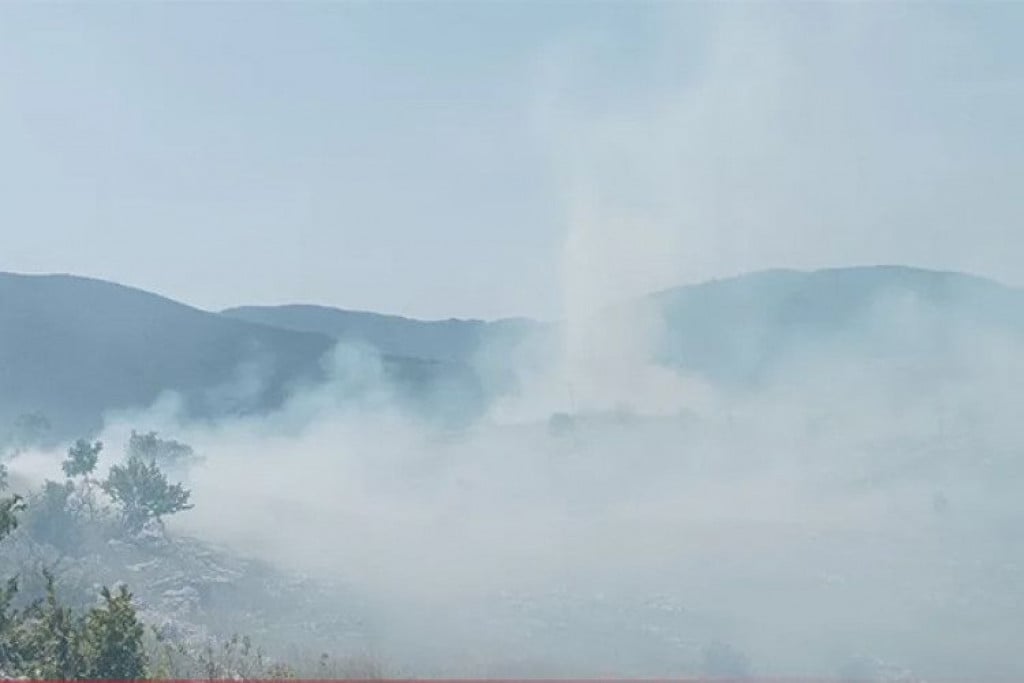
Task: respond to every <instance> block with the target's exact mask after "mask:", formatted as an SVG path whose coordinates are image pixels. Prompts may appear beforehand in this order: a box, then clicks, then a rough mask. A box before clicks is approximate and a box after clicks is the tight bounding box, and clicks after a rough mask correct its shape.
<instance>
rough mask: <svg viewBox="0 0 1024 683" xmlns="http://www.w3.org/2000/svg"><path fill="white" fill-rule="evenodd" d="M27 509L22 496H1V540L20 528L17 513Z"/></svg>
mask: <svg viewBox="0 0 1024 683" xmlns="http://www.w3.org/2000/svg"><path fill="white" fill-rule="evenodd" d="M24 509H25V502H24V501H23V500H22V499H21V496H17V495H15V496H8V497H7V498H0V540H3V539H4V537H5V536H7V535H8V534H9V533H11V532H12V531H14V530H15V529H16V528H18V517H17V515H16V513H18V512H21V511H22V510H24Z"/></svg>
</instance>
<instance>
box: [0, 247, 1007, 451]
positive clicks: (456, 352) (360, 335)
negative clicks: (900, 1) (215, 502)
mask: <svg viewBox="0 0 1024 683" xmlns="http://www.w3.org/2000/svg"><path fill="white" fill-rule="evenodd" d="M638 309H645V310H648V311H653V312H654V313H655V314H656V315H657V316H659V317H660V319H661V320H662V321H663V323H664V326H663V327H664V334H663V335H662V337H663V338H662V339H661V344H660V346H659V347H658V348H657V349H655V359H656V360H657V361H659V362H661V363H663V364H665V365H668V366H671V367H675V368H678V369H680V370H682V371H685V372H688V373H693V374H696V375H699V376H703V377H706V378H707V379H709V380H712V381H715V382H724V383H729V384H733V385H741V386H742V385H745V384H748V383H750V382H760V381H766V380H770V379H771V378H772V377H773V376H775V375H776V374H777V373H778V372H780V371H781V370H780V368H784V367H786V366H787V363H789V362H790V361H791V360H793V359H799V358H801V357H803V356H805V355H808V354H810V353H812V352H813V353H822V352H828V353H832V354H846V355H848V356H849V357H850V358H854V359H856V358H858V357H864V356H865V355H867V356H871V357H877V356H886V355H888V356H894V355H896V356H899V355H901V354H902V355H903V356H906V357H913V356H926V355H927V356H929V357H932V356H934V357H936V358H941V357H943V356H942V354H947V355H948V354H954V353H958V352H959V347H958V346H957V343H958V339H959V337H958V335H959V334H960V333H961V332H962V331H963V330H965V329H968V330H984V331H990V332H993V333H995V334H999V335H1002V336H1004V337H1007V338H1011V339H1021V340H1024V295H1022V292H1021V290H1019V289H1016V288H1011V287H1006V286H1004V285H1001V284H999V283H997V282H994V281H991V280H987V279H984V278H979V277H974V276H970V275H964V274H961V273H955V272H938V271H930V270H923V269H917V268H908V267H903V266H868V267H855V268H837V269H826V270H816V271H810V272H803V271H794V270H771V271H763V272H757V273H751V274H747V275H740V276H736V277H731V278H726V279H721V280H714V281H710V282H706V283H702V284H697V285H687V286H682V287H676V288H672V289H669V290H665V291H661V292H657V293H654V294H651V295H649V296H646V297H641V298H640V299H635V300H632V301H628V302H624V303H621V304H619V305H617V306H613V307H610V308H609V309H607V310H606V311H605V312H604V313H603V314H602V316H605V317H607V318H608V319H609V320H613V319H614V317H615V316H625V317H624V318H623V319H624V320H628V315H627V314H628V313H630V312H632V311H633V310H638ZM534 332H541V333H543V334H547V335H550V334H554V333H556V332H557V325H556V324H547V323H538V322H534V321H530V320H526V319H511V320H499V321H493V322H487V321H481V320H457V319H452V320H441V321H421V320H412V319H408V318H402V317H400V316H393V315H382V314H377V313H370V312H356V311H345V310H341V309H334V308H330V307H326V306H310V305H288V306H242V307H237V308H231V309H228V310H226V311H224V312H222V313H215V312H209V311H203V310H200V309H197V308H194V307H191V306H187V305H185V304H182V303H179V302H176V301H173V300H171V299H167V298H165V297H162V296H159V295H156V294H152V293H149V292H145V291H143V290H139V289H135V288H131V287H126V286H122V285H118V284H114V283H110V282H105V281H102V280H95V279H90V278H84V277H77V276H71V275H16V274H10V273H0V429H2V428H3V425H4V424H8V423H10V421H11V420H12V419H14V418H15V417H16V416H17V415H20V414H23V413H27V412H33V411H40V412H42V413H44V414H45V415H46V416H47V417H48V418H49V420H50V421H51V422H52V423H54V425H57V426H59V430H60V432H61V433H62V434H67V435H73V434H77V433H84V432H86V431H87V430H89V429H94V428H96V427H98V426H99V424H100V423H101V420H102V415H103V413H104V412H105V411H109V410H115V409H124V408H133V407H142V406H146V405H149V404H151V403H152V402H153V401H154V400H155V399H156V398H157V397H158V396H159V395H160V394H161V393H162V392H164V391H174V392H177V393H179V394H180V395H181V396H182V397H183V398H184V399H185V402H186V405H187V407H188V409H189V411H190V412H191V413H192V414H195V415H198V416H204V417H212V418H215V417H217V416H220V415H226V414H251V413H259V412H261V411H266V410H270V409H272V408H274V407H276V406H279V405H280V404H281V402H282V401H283V400H284V399H285V397H286V396H287V395H288V394H289V392H290V391H292V390H293V388H295V387H297V386H302V385H308V384H314V383H317V382H319V381H322V380H323V379H324V377H325V370H324V356H325V354H326V353H327V352H328V351H329V350H330V349H331V348H332V347H333V346H334V345H335V344H336V342H337V340H339V339H341V340H346V341H354V342H358V343H362V344H366V345H369V346H372V347H375V348H376V349H378V350H379V351H380V352H381V353H382V354H383V355H384V356H385V359H386V363H387V365H388V367H389V368H391V370H392V371H393V373H394V376H395V377H397V378H399V379H400V380H401V382H403V383H404V384H403V386H409V387H413V388H414V389H415V391H414V393H415V392H416V391H418V392H420V394H422V395H423V396H424V397H426V398H425V399H424V400H428V401H429V400H430V399H431V397H434V396H438V395H444V396H447V397H451V396H456V395H457V396H459V397H460V400H462V401H463V404H462V406H461V408H460V410H464V411H467V414H470V413H472V412H473V411H474V410H476V411H479V410H482V409H483V405H484V404H485V403H486V401H487V400H488V391H493V390H494V389H493V387H490V384H488V382H483V384H481V380H480V377H479V376H478V374H477V370H474V362H475V359H476V357H477V355H478V353H479V352H480V351H481V349H487V351H488V352H489V353H490V361H491V363H492V365H493V364H494V360H495V359H497V360H498V361H499V362H500V363H503V364H504V365H506V366H509V365H511V364H512V362H513V361H512V359H513V358H514V355H513V354H511V353H507V350H510V349H514V348H515V346H516V344H517V343H519V342H520V341H522V340H524V339H526V338H528V337H529V336H530V335H531V334H532V333H534ZM503 370H505V371H507V372H509V373H511V372H513V370H514V368H511V367H506V368H503ZM253 377H255V378H256V379H257V380H258V381H255V382H253V381H252V380H253ZM499 384H500V383H499ZM484 386H487V387H490V388H487V389H485V388H484ZM502 386H504V385H502Z"/></svg>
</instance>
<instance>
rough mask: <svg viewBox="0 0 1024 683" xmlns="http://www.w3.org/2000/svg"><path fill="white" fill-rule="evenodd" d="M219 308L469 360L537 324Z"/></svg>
mask: <svg viewBox="0 0 1024 683" xmlns="http://www.w3.org/2000/svg"><path fill="white" fill-rule="evenodd" d="M222 313H223V314H224V315H226V316H228V317H230V318H235V319H238V320H245V321H247V322H254V323H262V324H265V325H273V326H274V327H280V328H283V329H286V330H295V331H298V332H316V333H319V334H326V335H329V336H331V337H334V338H336V339H340V340H344V341H348V342H355V343H363V344H368V345H370V346H372V347H374V348H376V349H379V350H380V351H381V352H382V353H389V354H394V355H396V356H410V357H414V358H423V359H426V360H436V361H470V360H472V358H473V356H474V354H476V353H477V351H479V350H480V348H481V346H482V345H484V344H486V343H489V342H490V341H492V340H493V339H494V338H495V337H496V336H498V335H517V334H519V335H521V334H525V333H526V332H527V331H529V330H530V329H532V328H533V327H535V326H536V323H534V322H533V321H531V320H526V319H506V320H497V321H493V322H487V321H483V320H460V319H457V318H451V319H449V320H416V319H412V318H403V317H401V316H397V315H382V314H380V313H369V312H365V311H348V310H344V309H340V308H331V307H329V306H312V305H303V304H290V305H284V306H239V307H236V308H229V309H226V310H224V311H222Z"/></svg>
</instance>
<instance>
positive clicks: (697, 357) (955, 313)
mask: <svg viewBox="0 0 1024 683" xmlns="http://www.w3.org/2000/svg"><path fill="white" fill-rule="evenodd" d="M643 303H644V305H646V306H649V307H652V308H653V310H655V311H656V312H657V314H658V315H659V316H660V317H661V320H662V322H663V323H664V325H663V329H664V332H665V334H664V338H663V339H662V343H661V345H660V346H659V348H658V351H657V355H658V357H659V359H660V360H661V362H663V363H665V364H668V365H672V366H675V367H679V368H681V369H685V370H687V371H690V372H695V373H698V374H701V375H704V376H706V377H708V378H709V379H712V380H715V381H719V382H728V383H737V382H738V383H747V382H751V381H754V382H757V381H767V380H770V379H772V378H777V377H778V376H779V375H780V374H781V373H785V372H787V371H789V370H790V369H791V368H792V366H793V364H794V363H798V362H800V361H803V360H809V359H812V358H822V357H830V358H842V359H845V360H847V361H854V362H856V361H868V360H871V361H876V360H905V361H913V362H928V361H937V360H939V359H945V360H954V359H959V360H964V359H965V357H966V355H968V354H970V353H973V352H974V351H975V350H976V349H975V348H974V344H975V343H976V342H978V341H979V340H981V339H982V338H986V339H990V340H991V339H1000V340H1005V341H1010V342H1011V343H1013V342H1015V341H1024V292H1022V291H1021V290H1019V289H1016V288H1012V287H1007V286H1005V285H1002V284H1000V283H997V282H994V281H992V280H987V279H984V278H979V277H974V276H971V275H965V274H962V273H955V272H939V271H932V270H923V269H917V268H908V267H903V266H868V267H854V268H833V269H824V270H817V271H811V272H804V271H792V270H772V271H763V272H758V273H753V274H749V275H742V276H739V277H734V278H728V279H723V280H716V281H711V282H707V283H703V284H699V285H693V286H686V287H677V288H673V289H670V290H666V291H663V292H658V293H656V294H652V295H651V296H649V297H648V298H647V299H646V300H645V301H644V302H643ZM634 306H636V302H633V303H627V304H625V305H624V306H623V307H620V311H619V313H620V314H621V312H622V311H621V309H622V308H625V309H631V308H632V307H634Z"/></svg>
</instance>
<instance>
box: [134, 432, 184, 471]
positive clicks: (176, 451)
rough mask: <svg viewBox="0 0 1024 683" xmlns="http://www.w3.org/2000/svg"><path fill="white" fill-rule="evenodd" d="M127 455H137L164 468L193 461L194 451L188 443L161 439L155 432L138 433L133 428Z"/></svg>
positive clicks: (180, 465)
mask: <svg viewBox="0 0 1024 683" xmlns="http://www.w3.org/2000/svg"><path fill="white" fill-rule="evenodd" d="M128 457H129V458H131V457H138V458H141V459H142V460H144V461H146V462H155V463H157V464H158V465H160V466H162V467H166V468H176V467H182V466H184V465H188V464H190V463H192V462H194V461H195V460H196V459H197V457H196V454H195V451H193V450H192V447H191V446H189V445H188V444H184V443H182V442H180V441H175V440H174V439H161V438H159V437H158V436H157V433H156V432H146V433H145V434H140V433H139V432H136V431H135V430H134V429H133V430H132V434H131V436H130V437H128Z"/></svg>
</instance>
